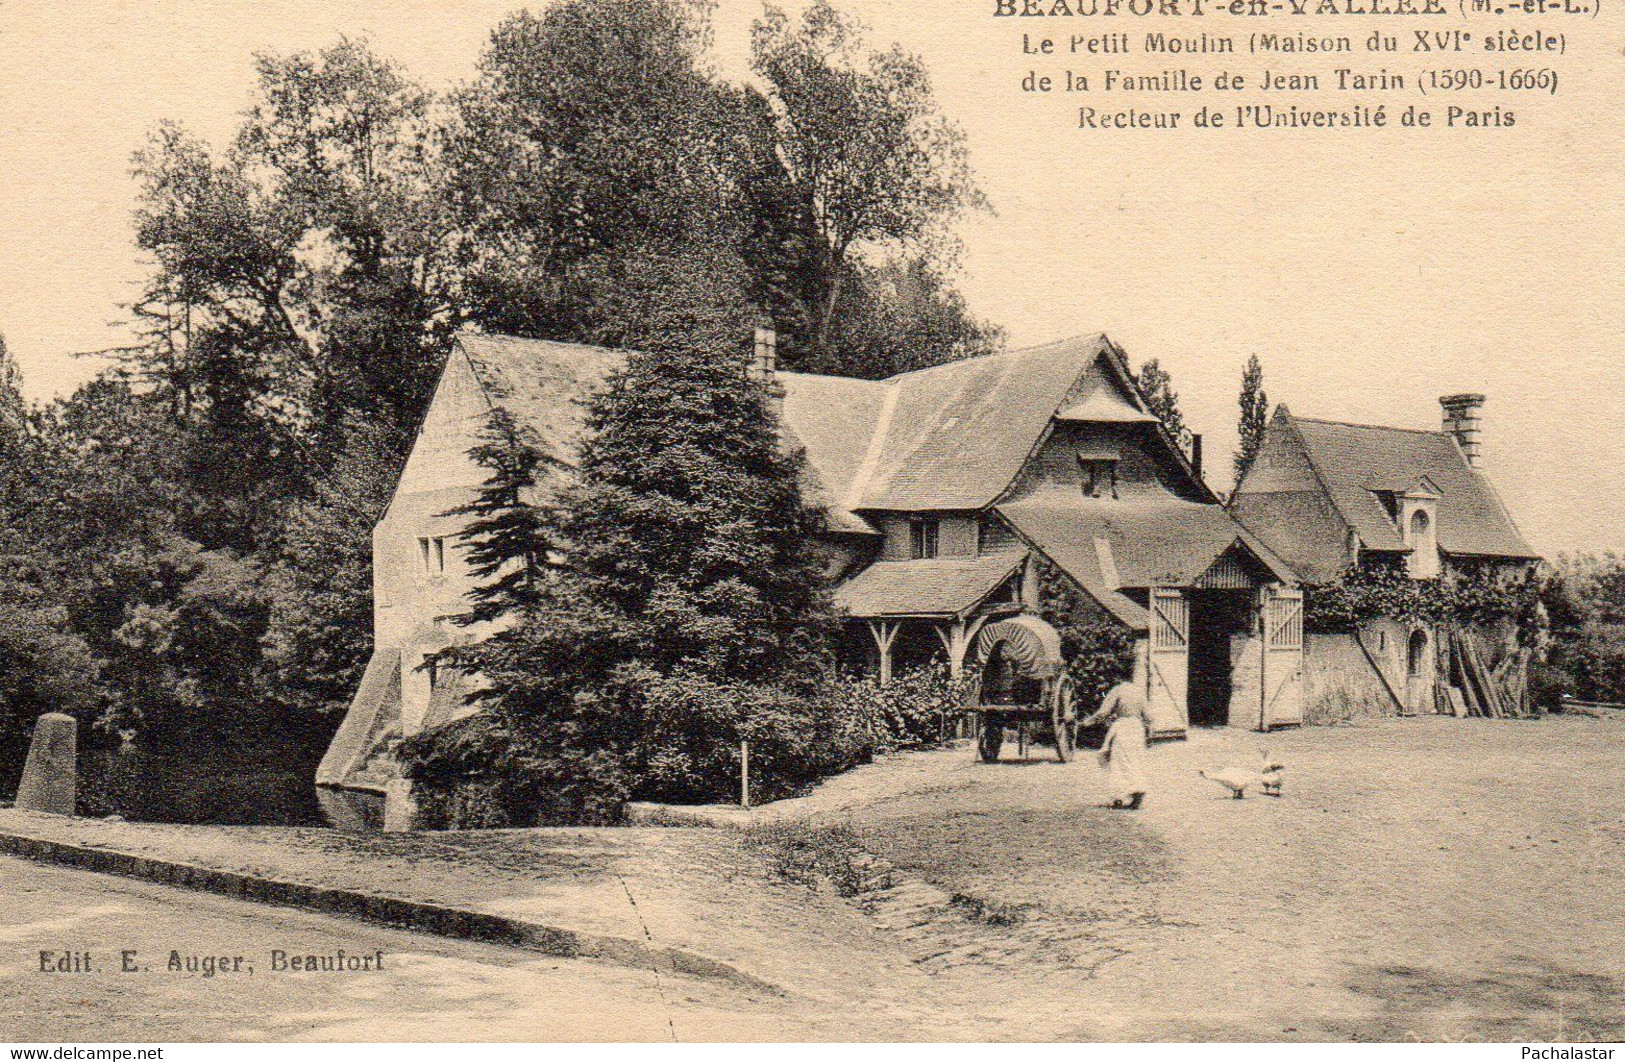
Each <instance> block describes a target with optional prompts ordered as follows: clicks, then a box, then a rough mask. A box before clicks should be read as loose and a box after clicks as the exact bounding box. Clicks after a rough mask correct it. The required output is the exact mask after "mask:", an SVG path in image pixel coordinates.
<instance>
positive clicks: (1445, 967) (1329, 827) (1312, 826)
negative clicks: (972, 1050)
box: [817, 717, 1625, 1040]
mask: <svg viewBox="0 0 1625 1062" xmlns="http://www.w3.org/2000/svg"><path fill="white" fill-rule="evenodd" d="M1265 746H1267V747H1269V748H1270V750H1271V751H1272V752H1273V753H1275V754H1276V756H1277V757H1278V758H1280V759H1281V760H1282V761H1284V762H1285V763H1286V765H1287V786H1286V794H1285V796H1284V798H1282V799H1280V800H1273V799H1269V798H1266V797H1262V796H1257V795H1249V796H1248V797H1247V798H1246V799H1244V800H1240V801H1237V800H1232V799H1229V794H1228V793H1227V792H1225V791H1224V790H1223V789H1221V788H1220V787H1219V786H1217V785H1215V784H1213V783H1212V782H1209V781H1206V780H1204V779H1202V778H1200V777H1198V775H1197V774H1196V770H1197V768H1199V767H1209V768H1212V767H1220V766H1224V765H1227V764H1251V763H1253V762H1254V761H1255V759H1256V757H1257V754H1258V751H1259V749H1260V748H1262V747H1265ZM1006 751H1007V753H1010V752H1012V751H1013V745H1012V746H1007V750H1006ZM1048 752H1049V750H1048V749H1047V748H1039V749H1036V750H1034V752H1033V756H1032V758H1031V759H1030V760H1029V761H1027V762H1020V763H1016V762H1007V763H1001V764H997V765H982V764H978V763H975V762H973V759H972V756H971V754H970V752H969V750H968V749H964V748H959V749H953V750H945V751H942V752H937V753H930V754H925V755H921V756H917V757H914V758H912V761H911V762H910V763H909V764H908V765H907V766H906V767H904V766H902V765H901V764H900V765H899V768H898V771H897V772H893V774H894V775H895V774H899V773H900V774H902V775H904V776H906V777H907V779H908V785H907V787H906V789H905V791H902V792H898V791H897V787H896V782H895V777H893V778H892V779H887V777H886V772H885V769H884V768H883V769H882V770H881V771H878V772H876V773H874V774H872V775H865V774H864V773H863V772H858V773H857V774H854V775H851V776H848V777H847V778H845V779H837V780H835V781H834V782H832V783H830V784H829V785H827V786H825V788H824V791H822V792H821V793H820V794H819V797H818V798H817V799H818V801H819V802H821V803H827V804H829V805H830V806H831V807H835V806H838V805H843V804H844V805H845V807H844V808H843V809H841V810H836V811H830V812H825V813H823V814H822V818H823V819H824V820H825V821H839V822H845V823H848V824H850V825H851V826H852V827H853V828H854V830H855V831H856V834H857V838H858V840H859V843H861V844H862V845H863V847H864V848H866V849H868V850H869V851H872V852H875V853H877V854H880V855H882V856H884V857H885V858H886V859H888V860H890V861H891V862H893V863H894V864H896V866H897V867H898V868H899V869H900V870H901V871H902V872H903V873H904V875H905V876H907V877H910V878H915V879H923V881H924V882H926V883H929V884H930V885H932V886H936V887H937V890H938V892H937V894H938V895H939V896H941V895H943V894H946V895H948V896H950V897H952V898H953V899H952V901H951V904H950V906H949V907H947V908H943V907H942V906H941V904H938V905H937V906H936V907H932V906H931V905H930V904H929V903H928V902H922V901H918V900H916V901H915V902H913V903H912V904H909V903H905V902H903V901H902V900H901V899H898V900H897V901H896V902H895V903H893V902H891V901H890V900H889V899H888V898H887V897H886V896H882V897H880V902H878V903H875V902H871V903H870V907H871V910H872V917H873V919H874V921H875V922H876V923H877V925H878V926H880V927H881V930H880V931H881V934H882V935H883V936H889V937H890V938H891V939H892V940H893V941H894V942H895V943H896V944H897V945H898V946H900V947H902V948H905V949H907V950H909V951H910V952H911V954H912V958H913V959H914V961H915V962H916V964H917V965H919V966H920V967H922V968H923V969H925V970H927V971H930V972H931V973H932V974H933V975H935V976H933V977H932V978H931V980H932V982H933V985H934V989H935V991H934V993H933V994H936V995H938V996H939V1001H940V1002H942V1003H943V1004H944V1005H949V1006H951V1005H952V1004H953V1001H955V1000H958V1001H961V1002H962V1004H963V1006H964V1007H965V1008H966V1009H967V1010H968V1011H971V1012H980V1013H982V1014H985V1015H986V1016H987V1018H989V1019H992V1020H994V1021H996V1022H997V1024H998V1025H999V1026H1000V1028H999V1029H998V1030H997V1031H994V1030H993V1029H988V1032H989V1033H991V1034H992V1035H994V1036H997V1037H1000V1038H1004V1037H1009V1036H1012V1035H1018V1036H1019V1035H1023V1033H1025V1035H1029V1036H1033V1037H1043V1038H1048V1037H1062V1038H1082V1039H1100V1038H1108V1039H1118V1038H1123V1039H1179V1038H1208V1039H1230V1040H1235V1039H1255V1038H1256V1039H1264V1040H1277V1039H1333V1040H1347V1039H1383V1040H1404V1039H1422V1040H1441V1039H1445V1040H1447V1039H1454V1038H1463V1039H1482V1038H1491V1039H1502V1040H1505V1039H1512V1040H1529V1039H1533V1040H1560V1039H1618V1038H1620V1037H1622V1036H1625V953H1622V949H1621V948H1620V942H1621V940H1622V939H1625V931H1622V930H1625V915H1622V914H1621V912H1620V908H1619V905H1620V891H1619V888H1620V882H1621V880H1622V872H1625V725H1622V724H1621V723H1618V722H1615V721H1612V720H1593V719H1583V718H1561V717H1558V718H1550V719H1546V720H1538V721H1488V720H1460V721H1458V720H1446V719H1435V718H1424V719H1412V720H1390V721H1385V722H1380V723H1373V724H1369V725H1364V726H1358V727H1339V728H1329V729H1321V728H1316V729H1307V730H1303V731H1296V732H1289V733H1284V734H1276V735H1270V736H1265V735H1258V734H1248V733H1239V732H1233V731H1223V730H1218V731H1197V732H1195V733H1193V734H1192V736H1191V738H1190V740H1189V741H1187V742H1175V743H1169V744H1163V745H1158V746H1155V747H1153V749H1152V752H1151V759H1152V770H1153V783H1154V785H1153V791H1152V794H1151V797H1150V799H1149V802H1148V806H1147V807H1146V809H1145V810H1143V811H1142V812H1139V813H1131V812H1121V811H1113V810H1110V809H1109V808H1106V807H1103V806H1102V805H1103V803H1104V800H1105V787H1104V780H1103V774H1102V772H1100V771H1099V770H1098V768H1097V767H1096V766H1095V764H1094V762H1093V760H1092V758H1087V757H1086V758H1084V759H1082V760H1081V761H1079V762H1074V763H1072V764H1069V765H1061V764H1058V763H1055V762H1053V760H1046V758H1045V757H1046V755H1047V754H1048ZM875 782H879V783H881V787H880V791H877V792H876V793H875V794H874V799H872V800H867V799H865V796H866V794H865V789H866V788H868V787H869V786H870V785H872V784H874V783H875ZM903 891H904V892H906V891H908V890H903ZM889 906H896V907H899V908H900V910H899V911H895V912H894V911H888V907H889ZM994 1015H997V1018H994V1017H993V1016H994Z"/></svg>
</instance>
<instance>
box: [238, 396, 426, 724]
mask: <svg viewBox="0 0 1625 1062" xmlns="http://www.w3.org/2000/svg"><path fill="white" fill-rule="evenodd" d="M407 434H409V431H408V429H407V428H406V427H405V426H403V425H399V424H391V423H379V422H377V421H372V420H367V419H364V418H362V417H360V416H359V415H355V416H352V417H351V420H350V423H349V426H348V430H347V431H346V432H345V435H344V442H343V445H342V446H341V447H340V449H339V451H338V452H337V453H336V454H335V455H333V457H332V459H331V460H330V462H329V467H328V470H327V471H326V472H324V473H323V474H322V475H321V476H320V477H319V478H318V479H317V480H316V482H315V483H314V484H313V485H312V487H311V490H310V493H309V496H308V497H306V498H303V499H301V500H300V501H299V502H298V503H297V504H296V505H294V506H293V507H292V508H291V509H290V510H289V512H288V516H287V520H286V523H285V525H284V527H283V530H282V534H281V536H280V537H279V540H278V542H277V545H276V547H275V549H274V550H273V551H270V556H269V558H268V564H267V574H266V579H265V587H266V591H267V594H268V596H269V599H270V614H269V616H268V617H267V621H266V632H265V637H264V639H263V641H262V649H263V652H264V666H263V669H262V670H263V684H264V689H263V691H262V698H263V699H264V700H265V701H267V702H269V703H274V704H277V705H280V706H281V707H282V708H283V709H284V715H285V717H286V718H287V719H288V720H289V723H290V725H295V724H297V723H299V722H300V721H303V722H306V723H309V724H311V725H315V726H320V725H322V724H323V722H324V721H325V720H330V719H331V718H333V717H334V716H335V715H336V714H337V713H338V712H340V711H342V710H343V709H344V707H345V706H346V705H348V704H349V701H350V698H351V697H353V696H354V695H355V691H356V687H357V685H359V683H360V681H361V672H362V669H363V668H364V667H365V666H366V663H367V659H368V657H369V656H370V655H371V652H372V645H373V642H372V620H373V617H372V575H373V571H372V529H373V525H375V524H376V523H377V522H378V520H379V518H380V516H381V515H382V514H383V510H384V507H385V505H387V504H388V501H389V496H390V493H391V492H392V491H393V490H394V489H395V481H396V477H397V476H399V474H400V469H401V462H400V460H399V459H398V458H397V457H396V456H395V455H396V454H398V453H400V452H401V451H402V450H404V449H405V446H406V444H405V442H404V441H403V440H402V438H401V436H403V435H407Z"/></svg>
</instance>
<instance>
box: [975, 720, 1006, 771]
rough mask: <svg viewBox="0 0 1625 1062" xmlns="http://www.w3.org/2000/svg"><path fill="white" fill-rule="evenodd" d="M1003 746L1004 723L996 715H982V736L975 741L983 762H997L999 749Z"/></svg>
mask: <svg viewBox="0 0 1625 1062" xmlns="http://www.w3.org/2000/svg"><path fill="white" fill-rule="evenodd" d="M1003 747H1004V723H1003V721H1002V720H1000V719H999V718H998V717H997V716H993V715H986V716H983V717H982V736H981V738H980V739H979V740H978V741H977V742H976V750H977V752H979V753H981V756H982V762H983V763H997V762H999V750H1000V749H1002V748H1003Z"/></svg>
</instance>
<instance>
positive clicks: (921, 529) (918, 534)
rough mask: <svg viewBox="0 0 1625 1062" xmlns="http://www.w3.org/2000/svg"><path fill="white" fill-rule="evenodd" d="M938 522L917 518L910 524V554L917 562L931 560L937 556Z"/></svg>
mask: <svg viewBox="0 0 1625 1062" xmlns="http://www.w3.org/2000/svg"><path fill="white" fill-rule="evenodd" d="M937 537H938V525H937V521H935V520H932V519H929V518H926V517H916V518H914V519H912V520H910V521H909V522H908V539H909V553H910V555H911V556H913V558H914V559H915V560H930V559H931V558H932V557H935V556H936V555H937Z"/></svg>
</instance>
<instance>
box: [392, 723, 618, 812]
mask: <svg viewBox="0 0 1625 1062" xmlns="http://www.w3.org/2000/svg"><path fill="white" fill-rule="evenodd" d="M396 753H397V756H398V757H399V760H400V764H401V771H402V774H403V775H405V777H407V778H409V779H411V781H412V793H413V796H414V798H415V799H416V800H417V803H418V817H419V823H420V825H422V826H423V827H424V828H425V829H431V830H445V829H464V830H469V829H498V828H504V827H513V826H534V825H537V824H564V825H604V824H607V823H610V822H613V821H615V819H616V818H617V817H618V816H619V814H620V809H621V805H622V804H624V803H625V802H626V799H627V793H628V792H629V785H628V779H629V777H630V775H629V772H628V770H627V766H626V764H625V763H624V762H623V761H622V760H621V759H620V758H619V757H616V756H614V755H611V754H609V753H605V752H598V753H582V752H580V751H578V750H574V749H569V748H562V747H559V746H557V745H556V744H552V743H549V742H546V741H544V740H542V739H541V737H540V735H538V734H535V733H529V732H526V731H525V730H524V729H522V728H519V727H514V726H512V725H511V724H509V723H508V722H507V721H505V720H504V719H503V718H502V717H501V716H500V715H499V714H498V713H495V712H481V713H479V714H477V715H472V716H469V717H467V718H465V719H460V720H458V721H456V722H454V723H449V724H447V725H446V726H442V727H437V728H436V729H434V730H428V731H425V732H423V733H421V734H417V735H414V736H413V737H410V738H407V739H406V740H405V741H403V742H401V744H400V746H399V747H398V748H397V750H396Z"/></svg>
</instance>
